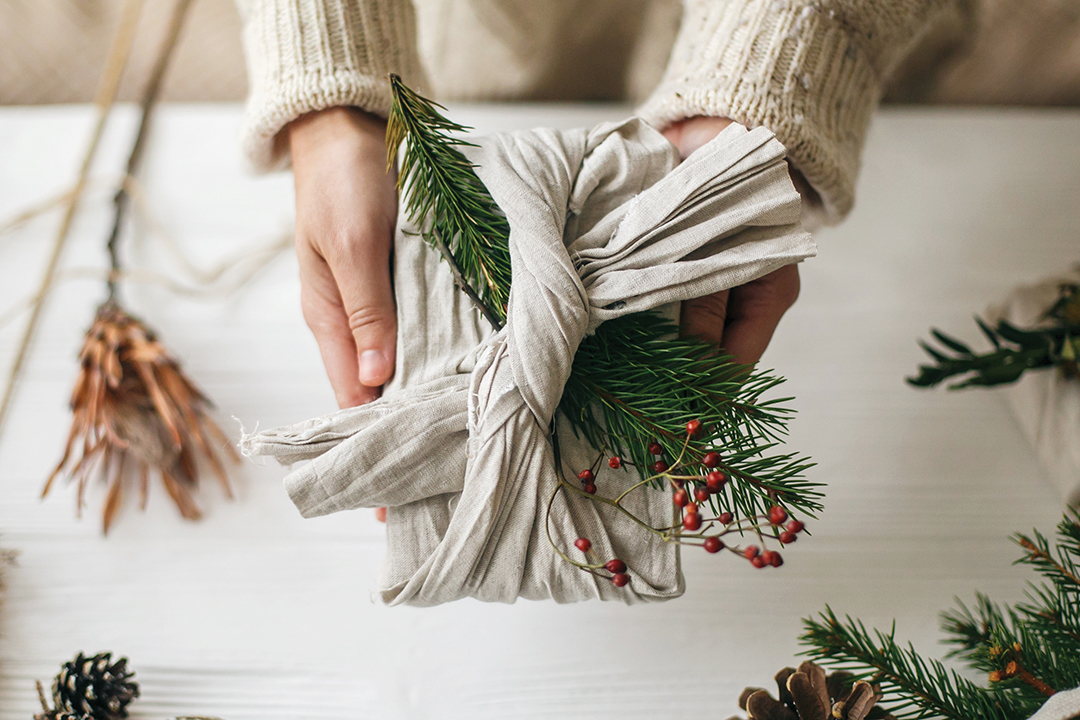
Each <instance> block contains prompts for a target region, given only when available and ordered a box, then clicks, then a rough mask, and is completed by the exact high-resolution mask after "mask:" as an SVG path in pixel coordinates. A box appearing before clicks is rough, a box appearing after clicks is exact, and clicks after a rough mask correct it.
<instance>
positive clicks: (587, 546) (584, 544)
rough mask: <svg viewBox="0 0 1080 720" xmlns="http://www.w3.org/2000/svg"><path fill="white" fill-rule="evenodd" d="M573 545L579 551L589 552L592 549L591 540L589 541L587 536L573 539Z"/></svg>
mask: <svg viewBox="0 0 1080 720" xmlns="http://www.w3.org/2000/svg"><path fill="white" fill-rule="evenodd" d="M574 547H576V548H577V549H578V550H580V551H581V552H589V550H591V549H592V542H590V541H589V538H578V539H577V540H575V541H574Z"/></svg>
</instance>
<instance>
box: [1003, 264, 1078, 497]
mask: <svg viewBox="0 0 1080 720" xmlns="http://www.w3.org/2000/svg"><path fill="white" fill-rule="evenodd" d="M1076 284H1080V269H1074V270H1073V271H1072V272H1069V273H1065V274H1063V275H1060V276H1058V277H1050V278H1046V279H1045V280H1042V281H1041V282H1038V283H1036V284H1034V285H1023V286H1020V287H1018V288H1016V289H1015V290H1013V291H1012V292H1011V293H1010V294H1009V295H1008V297H1006V298H1005V299H1004V300H1003V301H1002V302H1001V303H1000V304H998V305H995V306H993V307H991V308H990V309H989V310H988V311H987V313H986V320H987V321H988V322H989V324H990V325H991V326H994V325H996V324H997V322H998V321H999V320H1007V321H1008V322H1010V323H1012V324H1013V325H1015V326H1016V327H1020V328H1029V327H1038V326H1039V325H1040V324H1042V323H1043V322H1044V321H1045V318H1044V317H1043V315H1044V314H1045V313H1046V310H1047V308H1049V307H1050V306H1052V305H1053V304H1054V302H1055V301H1056V300H1057V299H1058V298H1059V297H1060V294H1061V290H1060V288H1061V286H1062V285H1076ZM1003 392H1004V394H1005V398H1006V401H1007V402H1008V404H1009V408H1010V409H1011V410H1012V413H1013V416H1014V417H1015V418H1016V420H1017V422H1018V423H1019V425H1020V428H1021V430H1022V431H1023V433H1024V436H1025V437H1027V439H1028V441H1029V442H1030V443H1031V445H1032V447H1033V448H1034V449H1035V452H1036V454H1037V455H1038V457H1039V463H1040V464H1041V465H1042V466H1043V469H1044V470H1045V471H1046V474H1047V476H1048V477H1049V479H1050V481H1051V482H1052V483H1053V484H1054V487H1055V488H1056V489H1057V491H1058V492H1059V493H1061V496H1062V498H1064V500H1065V501H1066V502H1067V503H1069V504H1070V505H1074V506H1080V379H1077V378H1070V377H1066V376H1065V374H1064V373H1062V372H1061V371H1060V370H1058V369H1057V368H1049V369H1046V370H1038V371H1035V372H1028V373H1025V374H1024V375H1023V376H1021V378H1020V379H1019V380H1017V381H1016V382H1015V383H1013V384H1012V385H1008V386H1006V387H1005V388H1003Z"/></svg>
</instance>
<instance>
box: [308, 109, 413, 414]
mask: <svg viewBox="0 0 1080 720" xmlns="http://www.w3.org/2000/svg"><path fill="white" fill-rule="evenodd" d="M287 133H288V141H289V149H290V152H291V153H292V163H293V176H294V178H295V184H296V255H297V258H298V260H299V263H300V304H301V307H302V309H303V313H304V320H305V322H307V325H308V327H309V328H311V332H312V334H313V335H314V336H315V341H316V342H317V343H318V344H319V351H320V353H321V354H322V360H323V365H324V366H325V367H326V374H327V376H329V378H330V385H331V386H333V388H334V396H335V397H336V398H337V403H338V406H339V407H343V408H345V407H353V406H355V405H362V404H364V403H366V402H371V401H372V400H374V399H375V398H377V397H379V393H380V388H381V386H382V385H383V383H385V382H386V381H387V380H389V379H390V377H391V376H392V375H393V373H394V350H395V344H396V341H397V317H396V314H395V311H394V294H393V290H392V288H391V284H390V249H391V247H392V245H393V237H394V225H395V223H396V221H397V190H396V188H395V180H396V178H395V176H394V173H393V171H390V172H387V169H386V122H385V121H384V120H382V119H381V118H379V117H377V116H374V115H370V114H368V113H365V112H363V111H361V110H358V109H356V108H345V107H335V108H329V109H327V110H321V111H319V112H314V113H310V114H308V115H304V116H302V117H300V118H298V119H297V120H294V121H293V122H292V123H290V124H289V125H288V127H287Z"/></svg>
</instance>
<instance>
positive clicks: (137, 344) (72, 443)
mask: <svg viewBox="0 0 1080 720" xmlns="http://www.w3.org/2000/svg"><path fill="white" fill-rule="evenodd" d="M79 360H80V362H81V364H82V368H81V370H80V371H79V378H78V380H77V381H76V383H75V390H74V392H73V393H72V396H71V410H72V413H73V414H74V419H73V421H72V425H71V433H70V434H69V436H68V441H67V447H66V448H65V450H64V457H63V458H62V459H61V460H60V463H59V464H58V465H57V466H56V469H55V470H54V471H53V473H52V475H51V476H50V477H49V480H48V482H46V483H45V489H44V490H43V491H42V497H44V496H45V495H46V494H47V493H48V492H49V488H50V487H51V486H52V483H53V480H55V479H56V478H57V476H59V475H61V474H62V473H64V472H65V469H66V470H67V474H68V476H69V480H74V481H76V482H77V483H78V508H79V510H80V512H81V509H82V506H83V497H84V494H85V490H86V485H87V483H88V482H89V481H90V479H91V478H92V477H94V476H95V475H98V476H100V477H102V478H103V479H104V480H105V482H106V483H107V485H108V489H107V492H106V497H105V507H104V509H103V511H102V527H103V530H104V531H105V532H106V533H107V532H108V531H109V526H110V525H111V524H112V521H113V518H114V517H115V515H116V511H117V510H118V509H119V507H120V504H121V502H122V500H123V495H124V490H125V487H126V486H127V485H129V484H130V482H131V480H132V478H137V480H138V484H139V493H140V496H141V497H140V500H141V506H142V507H143V508H145V507H146V497H147V491H148V485H149V479H150V475H151V473H155V474H157V475H159V476H160V477H161V480H162V483H163V484H164V485H165V490H166V491H167V492H168V493H169V496H170V497H172V499H173V501H174V502H175V503H176V506H177V507H178V508H179V509H180V514H181V515H182V516H183V517H184V518H186V519H188V520H197V519H198V518H199V517H200V512H199V508H198V506H196V505H195V501H194V500H193V499H192V496H191V493H192V491H193V490H194V489H195V487H196V485H197V483H198V469H197V461H198V459H199V458H202V459H203V460H204V461H205V462H207V463H208V464H209V465H210V468H211V469H212V470H213V472H214V475H216V476H217V478H218V480H219V481H220V482H221V486H222V488H224V490H225V494H226V495H227V496H228V497H230V498H231V497H232V491H231V489H230V488H229V480H228V477H227V476H226V473H225V467H224V465H223V463H222V461H221V458H220V457H219V455H218V452H217V451H216V450H215V446H216V447H217V448H218V449H220V450H221V451H222V452H224V453H225V454H226V455H227V456H228V457H229V458H230V459H231V460H232V461H233V462H237V461H238V458H237V456H236V451H235V450H234V449H233V447H232V443H230V442H229V441H228V439H227V438H226V437H225V434H224V433H222V432H221V429H220V428H218V426H217V425H216V424H214V422H213V420H211V419H210V417H209V416H208V415H207V410H208V409H209V408H210V401H209V400H207V399H206V397H205V396H204V395H203V394H202V393H201V392H199V390H198V389H196V388H195V386H194V385H192V383H191V381H190V380H188V379H187V377H185V376H184V374H183V373H182V372H181V371H180V367H179V366H178V365H177V364H176V361H175V360H173V359H172V358H171V357H170V356H169V354H168V353H167V352H166V351H165V348H164V347H162V345H161V344H160V343H159V342H158V341H157V338H156V337H155V335H154V332H153V331H152V330H150V329H149V328H147V327H146V326H145V325H143V324H142V323H141V322H140V321H139V320H137V319H136V318H134V317H132V316H131V315H128V314H127V313H126V312H125V311H124V310H123V308H121V307H120V305H119V304H118V303H117V302H116V301H115V300H109V301H107V302H106V303H105V304H103V305H102V306H101V307H100V308H98V311H97V316H96V317H95V318H94V324H93V325H91V326H90V330H89V331H87V333H86V342H85V343H84V344H83V348H82V352H81V353H80V354H79Z"/></svg>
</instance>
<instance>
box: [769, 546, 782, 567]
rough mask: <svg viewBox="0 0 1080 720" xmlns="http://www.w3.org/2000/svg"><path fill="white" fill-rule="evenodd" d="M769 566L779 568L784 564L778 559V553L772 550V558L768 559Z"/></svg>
mask: <svg viewBox="0 0 1080 720" xmlns="http://www.w3.org/2000/svg"><path fill="white" fill-rule="evenodd" d="M769 564H770V565H772V566H773V567H780V566H781V565H783V564H784V558H782V557H780V553H778V552H776V551H775V550H773V554H772V557H771V558H769Z"/></svg>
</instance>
